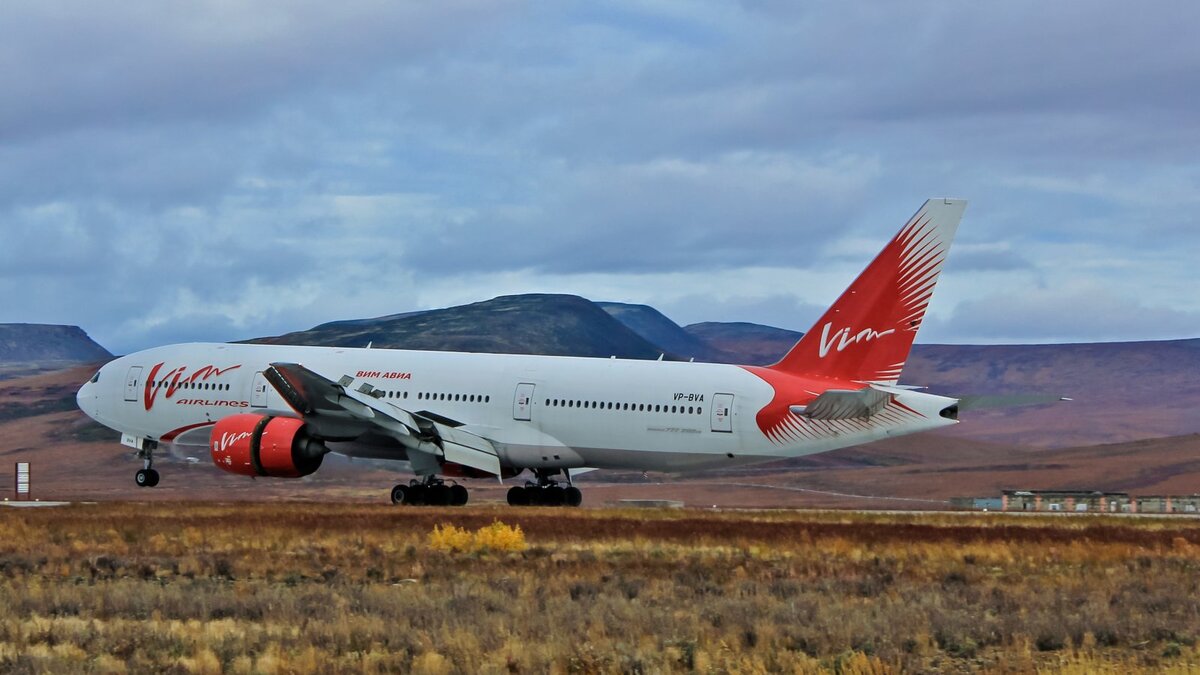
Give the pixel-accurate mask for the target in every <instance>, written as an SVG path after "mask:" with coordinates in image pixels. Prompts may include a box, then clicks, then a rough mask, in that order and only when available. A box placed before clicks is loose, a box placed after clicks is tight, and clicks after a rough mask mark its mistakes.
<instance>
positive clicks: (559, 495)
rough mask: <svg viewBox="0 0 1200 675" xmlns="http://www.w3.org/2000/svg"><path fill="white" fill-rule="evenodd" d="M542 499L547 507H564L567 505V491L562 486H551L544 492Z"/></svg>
mask: <svg viewBox="0 0 1200 675" xmlns="http://www.w3.org/2000/svg"><path fill="white" fill-rule="evenodd" d="M542 499H543V500H544V501H543V502H542V503H543V504H545V505H546V506H562V505H563V504H566V503H567V491H566V490H564V489H563V488H562V486H560V485H551V486H550V487H548V488H545V489H544V490H542Z"/></svg>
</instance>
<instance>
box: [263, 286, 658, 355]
mask: <svg viewBox="0 0 1200 675" xmlns="http://www.w3.org/2000/svg"><path fill="white" fill-rule="evenodd" d="M251 342H258V343H265V344H297V345H323V346H330V347H365V346H366V345H367V344H368V343H370V344H372V346H374V347H379V348H395V349H431V350H443V351H457V352H493V353H502V354H548V355H552V356H593V357H599V358H607V357H609V356H617V357H619V358H626V359H656V358H658V357H659V355H660V354H661V353H662V350H661V349H660V348H659V347H657V346H656V345H653V344H651V343H650V342H648V341H647V340H646V339H645V338H643V337H641V336H639V335H638V334H637V333H634V332H633V331H632V330H630V329H629V328H627V327H626V326H625V325H624V324H622V323H621V322H620V321H617V320H616V319H614V318H613V317H612V316H610V315H609V314H608V312H605V311H604V310H603V309H601V308H600V307H598V306H596V304H595V303H593V302H591V301H590V300H585V299H583V298H580V297H578V296H574V295H553V294H528V295H506V296H501V297H498V298H494V299H492V300H487V301H485V302H476V303H474V304H470V305H462V306H459V307H449V308H447V309H435V310H430V311H427V312H414V313H408V314H394V315H391V316H384V317H379V318H377V319H358V320H352V321H336V322H333V323H327V324H322V325H320V326H317V327H315V328H311V329H309V330H305V331H299V332H295V333H288V334H286V335H280V336H279V337H270V338H259V339H257V340H251Z"/></svg>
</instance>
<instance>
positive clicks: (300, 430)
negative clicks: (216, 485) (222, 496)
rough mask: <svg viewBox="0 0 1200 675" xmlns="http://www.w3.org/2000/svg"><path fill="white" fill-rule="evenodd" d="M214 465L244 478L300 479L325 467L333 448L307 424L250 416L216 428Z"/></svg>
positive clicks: (228, 419)
mask: <svg viewBox="0 0 1200 675" xmlns="http://www.w3.org/2000/svg"><path fill="white" fill-rule="evenodd" d="M209 449H210V451H211V454H212V460H213V464H216V465H217V466H218V467H220V468H221V469H223V470H225V471H228V472H229V473H235V474H238V475H240V476H276V477H279V478H300V477H302V476H307V475H309V474H311V473H312V472H314V471H316V470H317V469H319V468H320V467H321V462H322V460H324V459H325V455H326V454H327V453H328V452H329V448H327V447H325V444H324V443H322V442H321V441H319V440H317V439H315V438H313V437H312V436H311V435H309V433H308V431H307V429H306V428H305V424H304V420H298V419H295V418H294V417H267V416H266V415H255V414H253V413H247V414H243V415H231V416H229V417H226V418H224V419H222V420H221V421H219V422H217V424H216V426H215V427H213V432H212V440H211V442H210V448H209Z"/></svg>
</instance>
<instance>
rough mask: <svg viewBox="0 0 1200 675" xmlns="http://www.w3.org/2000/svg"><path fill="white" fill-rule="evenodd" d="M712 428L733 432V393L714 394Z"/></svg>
mask: <svg viewBox="0 0 1200 675" xmlns="http://www.w3.org/2000/svg"><path fill="white" fill-rule="evenodd" d="M712 430H713V431H717V432H721V433H725V434H729V433H733V394H713V403H712Z"/></svg>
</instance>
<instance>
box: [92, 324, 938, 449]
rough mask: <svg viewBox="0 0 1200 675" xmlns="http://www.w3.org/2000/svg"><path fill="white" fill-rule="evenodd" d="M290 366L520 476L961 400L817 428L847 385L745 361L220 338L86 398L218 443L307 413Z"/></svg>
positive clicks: (142, 366) (347, 444) (183, 347)
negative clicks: (454, 435) (294, 403)
mask: <svg viewBox="0 0 1200 675" xmlns="http://www.w3.org/2000/svg"><path fill="white" fill-rule="evenodd" d="M279 362H288V363H297V364H301V365H303V366H305V367H306V368H308V369H310V370H312V371H314V372H316V373H319V374H321V375H323V376H324V377H326V378H329V379H330V380H332V381H335V382H336V381H338V380H339V379H341V378H343V376H349V377H351V378H354V385H353V386H354V387H358V386H360V383H363V382H365V383H368V384H370V385H372V386H373V387H374V388H376V389H379V390H381V391H382V392H383V393H382V396H381V397H380V398H379V403H381V404H384V405H391V406H395V407H397V408H400V409H403V410H406V411H409V412H412V413H423V414H429V415H431V416H436V418H440V419H444V420H449V421H451V422H452V423H454V424H455V425H461V428H462V429H463V430H464V431H469V432H471V433H473V434H476V435H479V436H482V437H485V438H487V439H489V440H490V441H491V442H492V444H493V445H494V446H495V447H496V449H497V452H498V453H499V456H500V459H501V462H502V463H503V464H504V465H505V466H507V467H512V468H578V467H593V468H612V469H635V470H661V471H688V470H697V469H706V468H714V467H722V466H733V465H739V464H746V463H751V462H762V461H770V460H773V459H780V458H785V457H795V456H799V455H806V454H812V453H817V452H824V451H828V450H833V449H836V448H841V447H846V446H850V445H856V444H860V443H866V442H870V441H874V440H878V439H881V438H886V437H889V436H895V435H902V434H908V433H913V432H918V431H925V430H928V429H933V428H937V427H940V426H945V425H948V424H953V423H954V420H952V419H949V418H946V417H942V416H940V415H939V412H940V411H942V410H944V409H946V408H947V407H948V406H950V405H953V404H954V403H955V401H954V400H953V399H949V398H944V397H941V396H933V395H929V394H923V393H918V392H912V391H900V390H898V391H897V392H896V394H895V399H894V401H893V402H892V403H889V405H888V406H887V408H886V409H885V410H883V411H882V412H881V413H880V414H877V415H873V416H871V417H870V418H869V419H863V420H849V421H848V420H836V421H827V422H822V421H815V420H809V419H805V418H803V417H801V416H800V415H795V414H792V413H788V412H786V405H788V404H803V403H804V402H805V400H802V399H805V398H806V397H807V398H812V397H814V396H816V395H817V394H819V393H820V392H821V391H823V390H824V389H826V388H836V387H837V386H838V385H839V384H844V383H835V382H828V381H819V380H813V379H804V378H799V377H792V376H785V375H779V376H777V377H775V378H773V379H774V380H775V381H774V382H773V383H769V382H768V381H767V378H764V377H763V376H762V375H760V374H758V372H757V371H759V370H761V369H754V368H745V367H741V366H732V365H721V364H708V363H681V362H671V361H636V360H625V359H595V358H574V357H553V356H524V355H505V354H476V353H458V352H428V351H407V350H392V349H350V348H334V347H297V346H278V345H247V344H208V343H195V344H180V345H171V346H166V347H159V348H155V349H150V350H147V351H143V352H138V353H136V354H132V355H129V356H125V357H122V358H119V359H116V360H114V361H112V362H111V363H109V364H107V365H105V366H104V367H103V368H102V369H101V371H100V372H99V373H98V374H97V377H96V378H94V379H93V381H92V382H90V383H88V384H86V385H84V387H83V388H82V389H80V391H79V395H78V401H79V406H80V408H81V409H83V410H84V411H85V412H86V413H87V414H88V415H90V416H91V417H93V418H94V419H96V420H97V421H99V422H100V423H102V424H104V425H105V426H108V427H110V428H113V429H115V430H118V431H120V432H122V433H124V434H128V435H131V436H134V437H139V438H144V439H149V440H154V441H158V442H160V443H177V444H181V445H205V446H207V445H208V443H209V435H210V432H211V430H212V426H213V424H215V423H216V422H217V421H218V420H220V419H221V418H222V417H225V416H227V415H232V414H237V413H247V412H251V413H260V414H264V415H275V416H289V417H300V414H299V413H298V412H297V411H295V410H293V409H292V408H291V407H290V406H288V405H287V404H286V403H285V402H284V401H283V400H282V399H281V398H280V396H279V394H278V393H277V392H276V391H275V390H274V389H273V388H272V387H271V386H270V385H269V384H267V383H266V381H265V380H264V379H263V377H262V372H263V371H264V369H266V368H268V367H269V365H270V364H272V363H279ZM781 389H786V391H781ZM784 396H788V397H791V398H790V399H788V400H783V399H782V398H781V397H784ZM792 399H795V400H792ZM780 405H783V406H784V407H783V408H780ZM772 406H773V407H772ZM768 408H770V409H771V410H774V412H773V413H771V414H773V415H775V417H776V418H779V416H780V415H784V416H786V417H788V419H775V421H776V422H777V423H778V426H777V427H776V431H774V432H773V433H770V434H768V433H767V431H769V430H770V428H769V427H768V426H767V424H768V423H767V421H764V415H766V414H767V413H766V412H765V411H766V410H767V409H768ZM781 409H782V410H784V411H785V412H784V413H780V412H779V410H781ZM780 430H782V431H780ZM332 440H333V441H335V442H332V443H331V444H330V447H332V448H334V450H335V451H337V452H341V453H343V454H347V455H352V456H360V457H374V458H379V459H393V460H401V461H403V460H405V459H406V454H405V450H404V448H403V447H401V446H400V445H399V444H395V443H389V442H387V439H386V438H377V437H370V438H368V437H363V438H357V439H344V438H343V439H332ZM337 441H341V442H340V443H339V442H337Z"/></svg>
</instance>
